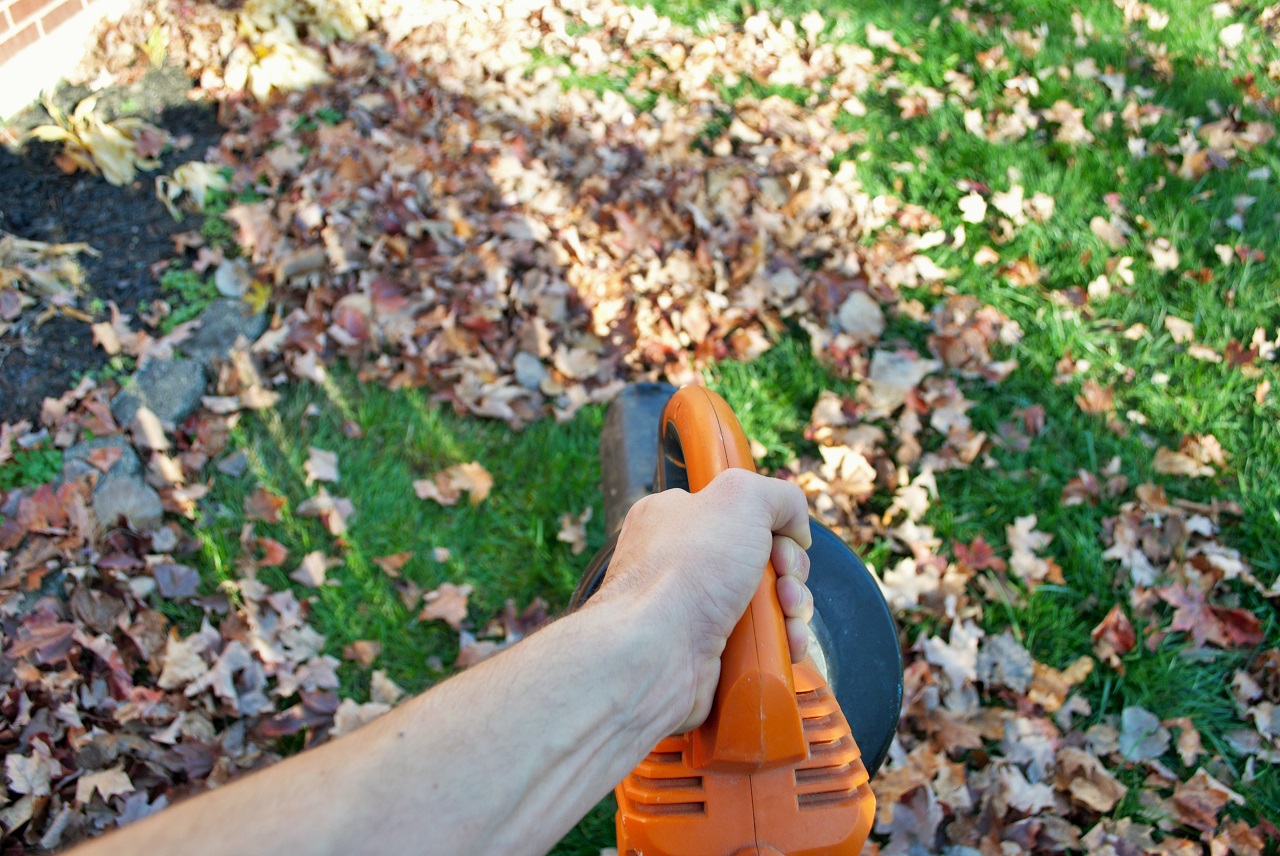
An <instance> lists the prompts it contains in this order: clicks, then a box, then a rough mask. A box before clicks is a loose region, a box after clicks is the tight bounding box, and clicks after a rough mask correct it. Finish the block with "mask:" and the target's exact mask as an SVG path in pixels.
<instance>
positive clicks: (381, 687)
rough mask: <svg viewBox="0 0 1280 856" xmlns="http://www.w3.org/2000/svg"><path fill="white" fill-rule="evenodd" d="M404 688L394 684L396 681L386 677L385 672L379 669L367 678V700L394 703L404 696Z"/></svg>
mask: <svg viewBox="0 0 1280 856" xmlns="http://www.w3.org/2000/svg"><path fill="white" fill-rule="evenodd" d="M404 694H405V693H404V690H403V689H401V688H400V687H399V686H397V685H396V682H395V681H393V680H391V678H389V677H387V673H386V672H384V671H382V670H381V669H377V670H375V671H374V673H373V675H372V676H371V677H370V678H369V701H375V702H380V703H381V704H395V703H396V702H398V701H399V700H400V699H402V698H404Z"/></svg>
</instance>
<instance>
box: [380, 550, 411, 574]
mask: <svg viewBox="0 0 1280 856" xmlns="http://www.w3.org/2000/svg"><path fill="white" fill-rule="evenodd" d="M412 558H413V551H412V550H405V551H404V552H403V553H392V554H391V555H390V556H377V557H375V558H374V560H373V563H374V564H375V565H377V566H378V567H379V568H382V570H383V571H385V572H386V574H387V575H388V576H391V577H398V576H400V569H401V568H403V567H404V566H405V565H407V564H408V563H409V560H410V559H412Z"/></svg>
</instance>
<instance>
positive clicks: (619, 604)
mask: <svg viewBox="0 0 1280 856" xmlns="http://www.w3.org/2000/svg"><path fill="white" fill-rule="evenodd" d="M660 600H661V599H659V598H653V599H650V598H646V597H644V596H643V595H640V596H639V597H632V596H629V597H624V598H593V599H592V601H590V602H588V603H587V604H586V605H585V606H584V607H583V608H582V609H581V610H580V611H579V612H580V614H581V616H582V618H583V619H584V620H588V621H591V622H593V623H598V625H599V627H600V630H601V637H602V638H604V639H608V640H610V641H609V642H608V643H607V644H608V645H610V646H612V647H614V648H615V652H616V653H615V654H614V655H612V656H611V659H614V661H615V662H617V663H618V664H619V667H618V669H617V670H616V672H615V677H616V686H617V687H618V690H619V695H618V698H619V703H620V706H621V707H622V713H623V716H624V718H625V720H626V721H627V722H628V723H630V724H631V725H632V726H633V728H634V729H635V730H636V732H637V739H638V740H639V741H640V742H643V743H644V744H645V747H644V749H643V751H644V752H648V751H649V749H651V748H652V744H654V743H656V742H657V741H658V740H661V739H662V738H663V737H666V736H667V735H669V734H672V733H674V732H675V731H676V730H677V728H678V726H679V725H680V723H682V722H683V721H684V720H685V719H686V718H687V717H688V715H689V711H690V709H691V708H692V706H693V698H694V686H695V677H694V675H693V673H692V667H693V657H692V656H691V654H690V652H688V651H685V650H681V646H680V644H679V641H678V640H680V639H681V638H683V637H682V635H681V634H680V632H679V628H678V627H673V626H672V624H673V622H672V617H671V616H670V614H669V612H667V611H666V610H663V609H662V605H661V603H654V602H651V601H660Z"/></svg>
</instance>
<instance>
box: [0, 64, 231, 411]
mask: <svg viewBox="0 0 1280 856" xmlns="http://www.w3.org/2000/svg"><path fill="white" fill-rule="evenodd" d="M190 89H191V82H190V81H189V80H188V79H187V78H186V77H185V76H184V75H183V74H182V73H181V72H180V71H178V70H176V69H170V68H161V69H156V70H154V71H151V72H149V73H148V74H147V75H145V76H144V77H143V78H142V79H141V80H139V81H138V82H137V83H135V84H133V85H131V86H127V87H117V88H115V89H113V90H108V91H105V92H103V93H102V97H101V98H100V99H99V107H98V109H99V110H101V111H105V112H106V114H107V116H108V117H114V116H117V115H131V116H141V117H142V118H144V119H146V120H147V121H149V122H152V123H153V124H155V125H158V126H160V127H162V128H164V129H165V130H167V131H168V132H169V133H170V134H172V135H173V136H174V137H175V138H178V137H183V136H189V137H190V138H191V144H190V145H189V146H187V147H186V148H184V149H182V150H180V151H170V152H168V153H167V154H165V155H164V157H163V158H162V165H161V167H160V169H159V170H156V171H154V172H146V173H140V174H139V176H138V179H137V180H136V181H134V182H133V184H132V185H130V186H129V187H113V186H111V185H110V184H108V183H107V182H106V181H105V180H104V179H103V178H102V177H101V176H96V175H89V174H87V173H83V172H81V173H75V174H72V175H64V174H63V173H62V172H61V170H59V169H58V167H57V166H56V165H55V164H54V162H53V158H54V156H55V155H56V154H57V151H58V148H57V147H56V146H52V145H45V144H41V143H32V144H29V145H28V146H26V147H25V148H24V149H23V150H22V151H21V152H18V153H15V152H12V151H9V150H7V149H4V148H0V229H3V230H5V231H8V232H12V233H13V234H15V235H18V236H19V237H22V238H28V239H32V240H37V241H50V242H63V241H85V242H87V243H88V244H89V245H90V246H92V247H93V248H94V249H96V250H97V251H98V252H99V254H100V255H98V256H97V257H90V256H81V257H80V262H81V264H82V265H83V267H84V269H85V274H86V277H85V278H86V281H87V283H86V284H87V293H86V294H85V296H84V298H83V299H82V300H81V301H80V307H81V308H82V309H86V310H87V309H88V307H89V306H90V302H91V301H92V300H93V299H94V298H97V299H98V300H101V301H102V303H103V304H106V302H107V301H115V302H116V304H117V305H118V306H119V307H120V309H121V310H122V311H123V312H125V313H129V314H132V313H133V311H134V309H135V308H136V307H137V305H138V303H140V302H143V301H149V300H152V299H154V298H156V297H157V296H158V295H159V292H160V286H159V283H158V281H157V279H156V277H155V276H154V275H153V274H152V266H153V265H155V264H156V263H157V262H161V261H164V260H166V259H170V258H173V257H174V255H175V253H174V248H173V241H172V239H171V236H172V235H173V234H175V233H177V232H181V231H186V230H189V229H193V228H196V227H197V225H198V224H196V223H194V222H193V221H192V219H191V217H190V216H188V217H187V219H186V220H185V221H184V222H175V221H174V219H173V218H172V217H171V216H170V215H169V212H168V210H167V209H166V208H165V207H164V205H162V204H161V203H160V201H159V200H158V199H157V198H156V194H155V177H156V176H157V175H161V174H164V173H168V172H172V171H173V169H174V168H175V167H177V166H179V165H180V164H182V163H185V162H187V161H190V160H203V159H205V153H206V150H207V149H208V148H209V147H210V146H216V145H217V143H218V140H219V139H220V138H221V136H222V132H221V130H220V129H219V127H218V124H217V121H216V115H215V113H216V111H215V108H214V107H213V106H212V105H210V104H206V103H197V102H192V101H189V100H188V99H187V93H188V92H189V91H190ZM86 94H88V93H87V92H86V90H84V89H82V88H74V87H67V88H64V89H63V90H61V91H60V92H59V93H58V94H57V95H56V96H55V102H56V103H57V104H58V106H59V107H62V108H63V109H64V110H66V111H67V112H68V113H69V112H70V111H71V110H72V109H73V108H74V106H75V104H76V103H78V102H79V100H80V99H81V98H82V97H84V96H85V95H86ZM46 121H48V117H47V114H46V113H45V112H44V110H43V108H39V107H34V108H32V109H29V110H27V111H25V112H24V113H22V114H19V115H18V116H17V117H15V118H14V120H13V121H12V122H11V123H10V124H11V126H12V127H14V128H15V129H17V130H18V131H19V132H22V131H24V130H26V129H27V128H30V127H32V126H34V125H38V124H42V123H44V122H46ZM30 314H32V313H27V315H30ZM99 320H101V319H99ZM107 359H108V357H107V355H106V353H105V352H104V351H102V350H101V349H100V348H97V347H96V346H95V345H94V344H93V337H92V335H91V333H90V330H89V326H88V325H87V324H85V323H83V322H80V321H74V320H72V319H69V318H63V317H58V318H56V319H54V320H52V321H49V322H48V323H46V324H44V325H42V326H40V327H35V326H34V319H29V320H28V319H26V317H25V316H24V319H23V321H22V322H20V323H18V324H16V325H15V328H14V329H13V330H11V331H10V332H9V333H7V334H5V335H4V336H3V337H0V422H13V421H16V420H18V419H31V418H35V417H37V416H39V413H40V405H41V402H42V401H43V400H44V399H45V397H46V396H52V397H57V396H59V395H61V394H62V393H63V392H65V391H66V390H67V389H68V388H69V387H70V386H72V385H73V384H74V382H75V379H76V377H77V376H79V375H80V374H83V373H85V372H91V371H94V370H95V369H97V368H99V367H100V366H102V365H103V364H104V363H105V362H106V361H107Z"/></svg>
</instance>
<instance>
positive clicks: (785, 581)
mask: <svg viewBox="0 0 1280 856" xmlns="http://www.w3.org/2000/svg"><path fill="white" fill-rule="evenodd" d="M777 592H778V605H779V606H781V607H782V614H783V615H784V616H785V617H787V618H796V619H799V620H800V621H802V622H807V621H808V620H809V619H811V618H813V594H812V593H811V592H810V591H809V589H808V588H807V587H805V586H804V585H802V584H801V583H800V582H799V581H798V580H797V579H796V578H795V577H793V576H789V575H788V576H783V577H778V587H777Z"/></svg>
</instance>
